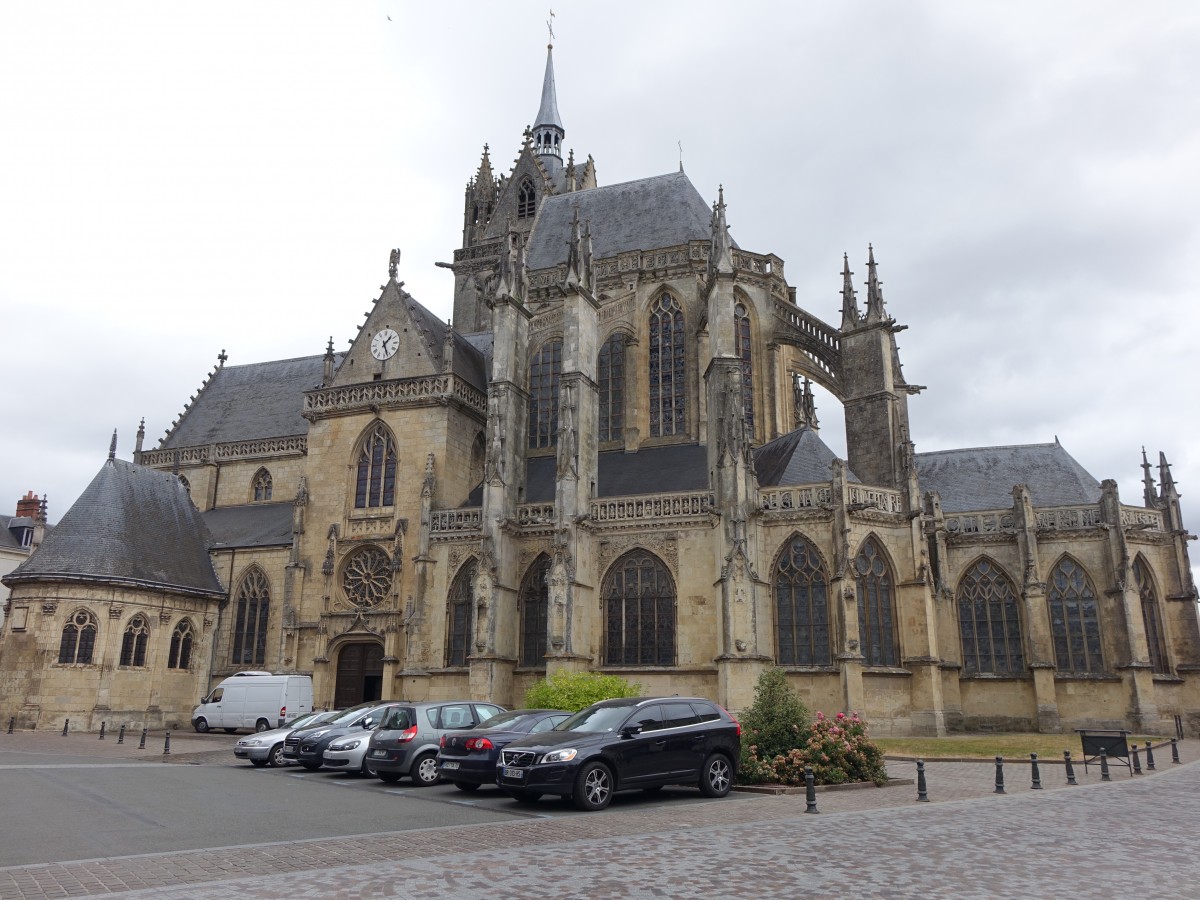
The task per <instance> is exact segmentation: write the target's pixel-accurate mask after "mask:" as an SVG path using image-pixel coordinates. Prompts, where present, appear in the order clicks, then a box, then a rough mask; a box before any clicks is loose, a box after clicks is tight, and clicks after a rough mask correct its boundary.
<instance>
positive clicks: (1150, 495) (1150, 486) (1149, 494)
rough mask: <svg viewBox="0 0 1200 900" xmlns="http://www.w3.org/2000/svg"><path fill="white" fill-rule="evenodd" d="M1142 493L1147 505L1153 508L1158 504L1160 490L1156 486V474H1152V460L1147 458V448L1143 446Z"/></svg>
mask: <svg viewBox="0 0 1200 900" xmlns="http://www.w3.org/2000/svg"><path fill="white" fill-rule="evenodd" d="M1142 484H1143V486H1144V487H1143V490H1142V495H1143V497H1144V498H1145V501H1146V506H1147V507H1149V508H1151V509H1153V508H1154V507H1155V506H1157V505H1158V492H1157V491H1156V490H1155V486H1154V476H1153V475H1151V474H1150V460H1149V459H1147V458H1146V448H1145V447H1143V448H1142Z"/></svg>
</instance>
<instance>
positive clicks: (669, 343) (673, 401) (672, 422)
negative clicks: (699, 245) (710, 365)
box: [650, 293, 687, 437]
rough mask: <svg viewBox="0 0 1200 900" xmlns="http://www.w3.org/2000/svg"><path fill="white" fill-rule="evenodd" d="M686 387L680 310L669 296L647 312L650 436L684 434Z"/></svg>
mask: <svg viewBox="0 0 1200 900" xmlns="http://www.w3.org/2000/svg"><path fill="white" fill-rule="evenodd" d="M686 398H687V385H686V382H685V376H684V347H683V310H682V309H681V308H680V306H679V301H678V300H676V299H675V298H674V297H673V296H672V295H671V294H668V293H663V294H660V295H659V297H658V299H657V300H655V301H654V305H653V306H652V307H651V308H650V434H651V436H652V437H659V436H662V435H672V434H683V433H684V427H685V421H684V419H685V416H684V413H685V412H686Z"/></svg>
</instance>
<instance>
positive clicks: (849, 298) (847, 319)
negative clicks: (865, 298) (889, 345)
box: [842, 253, 860, 331]
mask: <svg viewBox="0 0 1200 900" xmlns="http://www.w3.org/2000/svg"><path fill="white" fill-rule="evenodd" d="M852 274H854V273H853V272H851V271H850V257H849V256H847V255H846V254H845V253H843V254H842V331H849V330H850V329H851V328H857V327H858V321H859V318H860V317H859V313H858V300H857V299H856V298H855V296H854V282H853V281H851V280H850V276H851V275H852Z"/></svg>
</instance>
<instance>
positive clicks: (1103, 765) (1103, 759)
mask: <svg viewBox="0 0 1200 900" xmlns="http://www.w3.org/2000/svg"><path fill="white" fill-rule="evenodd" d="M1100 780H1101V781H1112V777H1111V776H1110V775H1109V774H1108V754H1107V753H1105V752H1104V748H1103V747H1101V748H1100Z"/></svg>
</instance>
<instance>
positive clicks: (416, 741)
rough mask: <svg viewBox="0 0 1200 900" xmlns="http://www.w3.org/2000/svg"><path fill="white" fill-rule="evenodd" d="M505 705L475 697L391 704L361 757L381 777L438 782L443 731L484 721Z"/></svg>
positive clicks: (428, 782) (387, 779) (371, 772)
mask: <svg viewBox="0 0 1200 900" xmlns="http://www.w3.org/2000/svg"><path fill="white" fill-rule="evenodd" d="M501 712H504V707H502V706H497V705H496V704H495V703H479V702H476V701H474V700H439V701H430V702H424V703H404V702H403V701H400V702H398V703H396V704H395V705H394V706H391V707H390V708H389V709H388V710H387V713H386V715H385V716H384V717H383V721H382V722H380V723H379V727H378V728H376V729H375V731H374V732H372V734H371V744H370V746H369V747H368V748H367V756H366V759H365V760H364V763H365V765H366V769H367V772H368V773H370V774H372V775H378V776H379V777H380V778H382V779H383V780H384V781H387V782H394V781H399V780H400V776H401V775H409V776H411V777H412V780H413V784H416V785H418V786H424V785H430V784H437V782H438V767H437V752H438V745H439V744H440V742H441V739H442V735H443V734H445V733H446V732H448V731H463V730H465V729H467V728H474V727H475V726H476V725H479V724H480V723H481V722H486V721H487V720H488V719H490V718H491V717H492V716H494V715H496V713H501Z"/></svg>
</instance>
